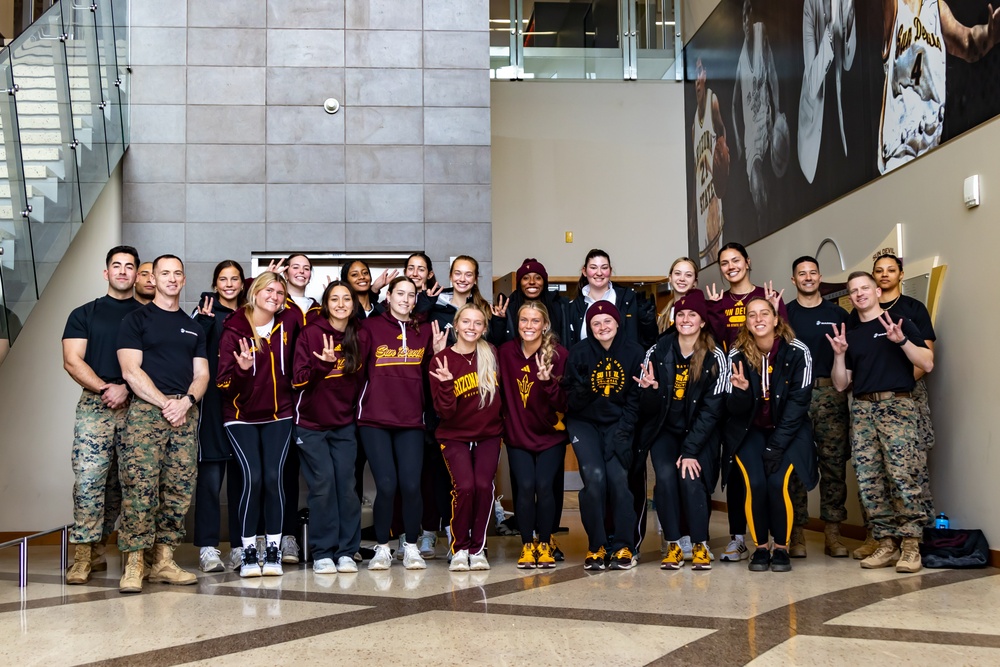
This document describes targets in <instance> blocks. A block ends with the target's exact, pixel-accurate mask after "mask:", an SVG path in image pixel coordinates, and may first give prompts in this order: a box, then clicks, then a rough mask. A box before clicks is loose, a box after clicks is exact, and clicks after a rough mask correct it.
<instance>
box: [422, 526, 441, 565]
mask: <svg viewBox="0 0 1000 667" xmlns="http://www.w3.org/2000/svg"><path fill="white" fill-rule="evenodd" d="M437 539H438V536H437V534H436V533H432V532H431V531H429V530H425V531H424V532H422V533H421V534H420V539H419V540H417V548H418V549H420V555H421V556H423V557H424V558H426V559H428V560H430V559H432V558H434V557H435V556H436V555H437V554H436V553H435V552H434V547H435V546H436V545H437Z"/></svg>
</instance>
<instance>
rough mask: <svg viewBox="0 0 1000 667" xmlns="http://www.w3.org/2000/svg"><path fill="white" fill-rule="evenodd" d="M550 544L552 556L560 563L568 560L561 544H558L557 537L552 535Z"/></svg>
mask: <svg viewBox="0 0 1000 667" xmlns="http://www.w3.org/2000/svg"><path fill="white" fill-rule="evenodd" d="M549 546H550V547H551V548H552V557H553V558H555V559H556V560H557V561H559V562H560V563H561V562H562V561H564V560H566V556H565V555H564V554H563V552H562V549H560V548H559V545H558V544H556V538H555V537H550V538H549Z"/></svg>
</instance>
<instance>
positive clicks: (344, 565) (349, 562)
mask: <svg viewBox="0 0 1000 667" xmlns="http://www.w3.org/2000/svg"><path fill="white" fill-rule="evenodd" d="M357 571H358V564H357V563H355V562H354V559H353V558H351V557H350V556H341V557H340V558H339V559H337V572H343V573H344V574H352V573H354V572H357Z"/></svg>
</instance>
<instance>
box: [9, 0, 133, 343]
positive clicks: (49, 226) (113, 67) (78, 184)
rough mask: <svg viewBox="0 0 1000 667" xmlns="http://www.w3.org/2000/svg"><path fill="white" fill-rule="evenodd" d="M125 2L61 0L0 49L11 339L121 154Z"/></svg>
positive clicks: (124, 101)
mask: <svg viewBox="0 0 1000 667" xmlns="http://www.w3.org/2000/svg"><path fill="white" fill-rule="evenodd" d="M126 7H127V2H126V0H95V1H94V2H93V3H92V4H89V5H85V4H74V3H73V1H72V0H63V1H61V2H57V3H56V4H55V5H54V6H52V7H51V8H50V9H49V10H48V11H46V12H45V13H44V14H43V15H42V16H41V17H39V19H38V20H37V21H35V23H33V24H32V25H31V26H30V27H29V28H28V29H27V30H25V32H24V33H22V34H21V35H20V36H19V37H18V38H17V39H16V40H14V41H13V42H12V43H11V44H10V45H9V46H8V47H5V48H4V49H3V50H2V51H0V131H2V132H3V143H2V145H0V249H2V254H0V306H2V307H3V310H2V312H0V317H5V320H6V321H5V322H0V338H3V337H4V336H5V335H6V336H7V337H8V338H9V339H10V341H11V343H13V341H14V340H15V338H16V335H17V332H18V331H19V329H20V324H21V323H23V321H24V320H25V318H27V316H28V314H29V313H30V312H31V309H32V307H33V306H34V304H35V303H36V302H37V300H38V298H39V297H40V296H41V293H42V291H43V290H44V288H45V286H46V285H47V284H48V281H49V278H50V277H51V276H52V274H53V272H54V271H55V269H56V267H57V266H58V265H59V262H60V261H61V260H62V258H63V256H64V255H65V254H66V251H67V250H68V249H69V246H70V243H72V241H73V238H74V237H75V236H76V233H77V231H79V229H80V226H81V225H82V224H83V221H84V219H85V218H86V216H87V214H88V213H89V212H90V209H91V207H92V206H93V204H94V202H95V201H96V199H97V196H98V195H99V194H100V192H101V190H102V189H103V188H104V186H105V184H106V183H107V181H108V179H109V177H110V174H111V172H112V171H113V170H114V169H115V167H116V166H117V164H118V162H119V161H120V160H121V158H122V156H123V155H124V151H125V148H126V146H127V143H126V141H127V139H126V138H127V122H128V113H127V89H126V81H127V78H128V67H127V64H126V60H125V54H126V53H127V49H128V43H127V32H126V25H127V23H126V19H127V16H126ZM4 93H6V94H4Z"/></svg>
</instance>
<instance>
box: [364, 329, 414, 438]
mask: <svg viewBox="0 0 1000 667" xmlns="http://www.w3.org/2000/svg"><path fill="white" fill-rule="evenodd" d="M361 326H362V327H363V328H364V330H365V331H367V332H368V336H369V338H370V339H371V347H370V348H369V351H368V358H367V359H365V369H366V380H365V386H364V387H363V388H362V390H361V398H360V399H359V400H358V426H373V427H375V428H386V429H390V428H419V429H422V428H424V406H425V403H424V401H425V400H426V396H425V394H426V392H425V384H424V376H425V375H426V374H427V363H428V361H430V358H431V355H432V354H433V350H432V349H431V338H432V336H433V332H432V330H431V327H430V325H428V324H426V323H424V324H421V325H417V324H416V323H414V322H413V321H412V320H410V321H408V322H401V321H400V320H397V319H396V318H395V317H393V315H392V313H390V312H384V313H382V314H381V315H376V316H373V317H369V318H368V319H366V320H365V321H364V323H363V324H362V325H361Z"/></svg>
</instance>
